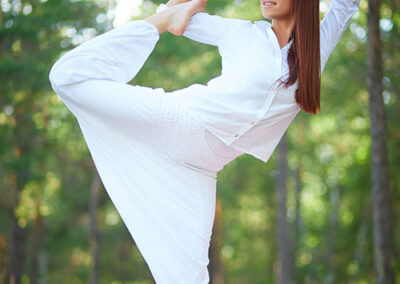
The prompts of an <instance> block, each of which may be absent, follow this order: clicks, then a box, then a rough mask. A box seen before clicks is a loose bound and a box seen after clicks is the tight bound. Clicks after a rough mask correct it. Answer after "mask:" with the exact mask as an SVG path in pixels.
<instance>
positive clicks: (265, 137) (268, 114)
mask: <svg viewBox="0 0 400 284" xmlns="http://www.w3.org/2000/svg"><path fill="white" fill-rule="evenodd" d="M359 4H360V0H331V3H330V7H329V10H328V12H327V13H326V15H325V17H324V19H323V20H322V21H321V24H320V48H321V73H322V72H323V69H324V67H325V64H326V62H327V60H328V57H329V55H330V54H331V52H332V51H333V49H334V47H335V46H336V45H337V43H338V42H339V41H340V38H341V37H342V35H343V33H344V31H345V30H346V29H347V27H348V25H349V24H350V20H351V18H352V16H353V15H354V14H355V12H357V11H358V10H359ZM164 9H168V6H166V5H165V4H160V5H159V6H158V7H157V13H159V12H160V11H162V10H164ZM183 36H185V37H187V38H190V39H192V40H195V41H198V42H201V43H205V44H210V45H214V46H217V47H218V50H219V53H220V55H221V57H222V71H221V74H220V75H219V76H217V77H215V78H213V79H211V80H210V81H209V82H208V83H207V84H206V85H203V84H192V85H190V86H188V87H186V88H184V89H180V90H177V91H175V92H174V93H176V94H179V96H177V97H178V98H179V100H180V102H181V103H182V105H183V106H184V107H185V108H186V110H187V111H188V112H189V113H190V114H191V115H192V116H193V117H194V118H195V119H197V120H198V121H199V122H201V123H202V125H203V126H204V127H205V128H207V129H208V130H209V131H211V132H212V133H214V134H215V135H216V136H217V137H219V138H220V139H221V140H222V141H224V142H225V144H227V145H231V146H232V147H234V148H236V149H238V150H240V151H243V152H245V153H248V154H250V155H252V156H254V157H256V158H258V159H260V160H262V161H264V162H267V161H268V159H269V157H270V156H271V154H272V152H273V151H274V149H275V148H276V146H277V144H278V143H279V141H280V139H281V138H282V136H283V134H284V133H285V131H286V130H287V128H288V126H289V124H290V123H291V122H292V120H293V119H294V117H295V116H296V115H297V113H298V112H299V111H300V110H301V108H300V106H299V105H298V104H297V102H296V101H295V91H296V89H297V86H298V85H297V82H296V83H295V84H294V85H292V86H290V87H289V88H287V89H286V88H284V87H283V86H281V87H279V88H277V84H276V83H275V84H274V82H275V81H276V80H277V79H278V78H280V77H281V76H282V75H284V76H283V78H284V79H285V78H287V76H288V72H289V68H288V63H287V53H288V50H289V47H290V45H291V43H292V40H290V41H289V42H288V43H287V44H286V45H285V46H284V47H283V48H282V49H281V48H280V46H279V42H278V40H277V37H276V35H275V33H274V31H273V30H272V29H271V23H269V22H268V21H266V20H260V21H255V22H254V23H253V22H252V21H250V20H241V19H235V18H223V17H220V16H218V15H210V14H208V13H205V12H199V13H196V14H194V15H193V16H192V17H191V18H190V21H189V24H188V26H187V28H186V30H185V32H184V34H183Z"/></svg>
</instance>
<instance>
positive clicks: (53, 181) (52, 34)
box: [0, 0, 400, 284]
mask: <svg viewBox="0 0 400 284" xmlns="http://www.w3.org/2000/svg"><path fill="white" fill-rule="evenodd" d="M3 2H4V3H8V4H7V5H5V4H3V6H2V7H1V9H0V13H1V16H0V27H1V29H0V80H1V84H0V94H1V96H0V106H1V108H0V133H1V136H0V157H1V159H0V177H1V180H0V182H1V185H0V194H1V195H0V196H1V198H0V277H2V276H3V275H4V273H5V268H6V267H5V266H2V265H1V264H2V263H6V261H5V259H6V258H7V256H6V254H5V253H4V254H2V253H3V252H5V251H6V250H5V248H6V247H7V245H8V244H9V242H10V231H11V224H12V215H13V214H15V216H16V217H17V219H18V224H19V225H20V226H21V227H23V228H26V229H27V231H28V234H29V235H32V232H33V230H34V227H35V220H37V218H38V214H39V215H40V216H41V220H42V222H43V223H42V226H43V232H42V234H41V241H40V249H39V251H40V254H41V257H45V258H46V259H47V261H46V263H47V267H46V272H45V274H44V275H40V277H42V278H44V279H46V281H47V282H48V283H60V284H61V283H87V282H88V279H89V277H90V273H91V270H92V265H93V260H92V258H91V248H90V243H89V231H88V220H89V216H88V212H89V202H90V188H91V182H92V179H93V177H94V171H95V168H94V166H93V162H92V159H91V156H90V154H89V152H88V149H87V146H86V144H85V142H84V140H83V137H82V134H81V132H80V129H79V125H78V124H77V121H76V119H75V118H74V117H73V115H72V113H70V112H69V111H68V110H67V108H66V107H65V105H64V104H63V103H62V102H61V101H60V100H59V99H58V97H57V96H56V95H55V94H54V93H53V92H52V90H51V89H50V85H49V82H48V73H49V70H50V67H51V65H52V64H53V63H54V61H55V60H56V59H57V58H58V57H59V56H60V55H61V54H62V52H65V51H67V50H69V49H71V48H73V47H74V46H75V44H76V42H75V40H78V39H79V36H84V35H85V34H86V33H90V32H93V30H91V29H94V32H95V34H101V33H103V32H104V31H105V30H106V23H105V21H104V15H105V13H106V9H107V3H102V2H93V1H88V0H81V1H72V0H71V1H69V0H48V1H46V0H43V1H38V0H34V1H31V0H29V1H26V0H24V1H3ZM3 2H2V3H3ZM158 3H160V2H154V3H150V2H144V3H143V4H142V5H143V6H145V5H146V7H148V4H153V6H151V7H152V8H151V9H153V10H151V9H150V8H149V9H150V10H149V11H147V12H143V13H142V14H141V15H140V16H137V17H136V18H135V17H132V19H142V18H144V17H145V16H147V14H150V13H153V12H154V9H155V5H157V4H158ZM391 5H394V4H393V3H392V2H390V1H384V2H383V8H382V18H383V19H384V26H383V28H382V38H383V40H384V42H383V59H384V71H385V72H384V76H385V79H384V85H385V92H384V98H385V107H386V111H387V142H388V149H389V162H390V182H391V189H392V202H393V205H394V207H395V208H396V209H397V211H398V208H399V203H400V190H399V189H400V176H399V175H398V174H397V173H398V172H399V171H400V164H399V161H400V151H398V150H399V149H400V126H399V123H398V121H399V120H400V104H399V94H400V81H399V80H396V79H397V78H399V70H400V68H399V65H400V53H399V52H394V51H396V50H398V47H399V42H400V34H399V27H400V11H399V10H398V9H397V10H395V9H392V6H391ZM366 9H367V3H366V1H362V3H361V10H360V12H359V13H358V14H357V16H356V17H354V19H353V20H352V24H351V27H350V28H349V29H348V30H347V31H346V33H345V34H344V36H343V39H342V41H341V42H340V43H339V44H338V46H337V47H336V49H335V50H334V52H333V53H332V54H331V57H330V59H329V60H328V63H327V65H326V67H325V70H324V73H323V76H322V92H321V95H322V108H321V110H322V111H321V113H319V114H318V115H316V116H311V115H309V114H306V113H304V112H301V113H299V115H298V116H297V117H296V119H295V120H294V122H293V123H292V125H291V126H290V127H289V129H288V131H287V134H288V137H289V153H288V163H289V179H288V181H287V186H288V201H287V206H288V213H287V219H288V221H289V224H290V230H291V234H290V235H291V236H294V232H295V230H294V228H295V214H296V193H295V188H296V170H298V169H299V167H301V173H302V175H301V187H302V188H301V196H300V209H299V210H300V218H301V219H300V227H299V228H298V230H297V234H296V238H295V239H294V241H295V244H294V245H295V247H296V259H295V264H296V267H295V269H296V279H297V283H329V279H330V277H331V276H330V275H331V273H332V271H333V273H334V279H335V283H349V282H351V281H352V280H354V281H355V282H356V283H374V276H373V271H374V269H373V257H374V255H373V246H372V244H373V235H372V209H371V208H372V207H371V174H370V147H371V141H370V133H369V125H370V122H369V112H368V92H367V89H366V79H365V78H366V62H365V58H366V50H365V41H366V11H367V10H366ZM207 11H208V12H209V13H211V14H219V15H221V16H226V17H234V18H242V19H251V20H261V19H263V18H262V15H261V13H260V12H261V11H260V6H259V1H253V2H251V1H233V2H232V1H225V0H223V1H222V0H220V1H210V2H209V3H208V5H207ZM99 15H102V16H103V17H99ZM101 19H103V20H101ZM74 43H75V44H74ZM220 70H221V61H220V56H219V54H218V50H217V48H216V47H213V46H208V45H204V44H200V43H197V42H194V41H190V40H189V39H187V38H184V37H178V36H174V35H172V34H169V33H164V34H162V35H161V37H160V41H159V42H158V43H157V46H156V48H155V50H154V51H153V53H152V54H151V56H150V57H149V59H148V61H146V63H145V65H144V67H143V68H142V70H141V71H140V72H139V74H138V75H137V77H136V78H135V79H134V80H132V82H131V83H132V84H138V85H144V86H150V87H154V88H156V87H162V88H164V89H165V90H166V91H173V90H176V89H179V88H183V87H186V86H188V85H190V84H194V83H203V84H204V83H206V82H207V81H208V80H210V79H211V78H213V77H215V76H217V75H219V74H220ZM301 136H303V137H304V139H303V140H301V139H300V137H301ZM276 169H277V154H276V152H275V153H274V154H273V155H272V157H271V159H270V161H269V162H268V163H267V164H264V163H262V162H261V161H258V160H256V159H254V158H252V157H251V156H249V155H243V156H241V157H239V158H237V159H236V160H235V161H233V162H232V163H230V164H229V165H227V166H226V167H225V168H224V170H223V171H221V172H220V173H219V176H218V199H219V200H220V201H221V204H222V208H223V211H222V221H223V232H222V234H221V238H222V240H223V246H222V249H221V252H220V253H221V258H222V262H223V266H224V272H225V274H224V276H225V283H252V284H253V283H254V284H258V283H260V284H261V283H263V284H267V283H274V279H275V276H274V273H275V272H274V271H275V268H274V266H275V265H276V261H277V245H276V222H277V221H276V220H277V202H276V193H275V183H276V177H277V170H276ZM16 188H19V194H18V197H19V198H18V202H17V203H16V204H14V197H13V192H15V189H16ZM336 195H338V198H339V201H338V203H334V202H333V200H334V198H335V196H336ZM37 204H39V205H38V207H36V206H37ZM37 208H39V209H38V210H39V211H37ZM332 212H337V223H332V222H331V219H330V218H331V217H330V216H331V214H332ZM397 214H398V212H397ZM97 218H98V220H97V225H98V228H99V231H100V235H101V241H100V245H101V248H100V251H101V252H100V256H101V264H100V265H101V269H100V280H101V281H100V282H101V283H143V284H144V283H153V280H152V277H151V274H150V272H149V270H148V267H147V265H146V264H145V262H144V260H143V258H142V256H141V254H140V252H139V250H138V249H137V247H136V246H135V244H134V242H133V240H132V238H131V237H130V235H129V233H128V231H127V230H126V227H125V225H124V224H123V222H122V221H121V219H120V217H119V215H118V213H117V212H116V210H115V207H114V206H113V204H112V202H111V201H110V199H109V197H108V195H107V194H106V193H105V191H104V190H102V191H101V194H100V200H99V204H98V208H97ZM397 219H398V218H397ZM333 231H334V232H335V239H334V240H333V241H332V240H331V239H330V237H329V236H330V235H331V234H332V232H333ZM395 234H396V235H395V237H394V240H395V241H396V242H397V243H396V248H397V256H398V255H400V253H399V251H398V248H399V247H400V243H399V242H400V231H399V228H396V231H395ZM32 244H33V240H32V238H28V240H27V243H26V246H27V251H28V254H29V251H30V248H31V247H32ZM329 255H331V257H332V258H331V259H330V258H329V257H328V256H329ZM30 261H31V259H30V258H29V257H27V258H26V260H25V263H26V265H27V267H28V265H29V264H30ZM395 265H396V268H397V269H396V271H398V272H399V271H400V262H399V259H396V263H395ZM27 275H28V271H26V276H25V277H27ZM397 277H398V278H400V275H399V273H398V276H397ZM26 283H28V282H26Z"/></svg>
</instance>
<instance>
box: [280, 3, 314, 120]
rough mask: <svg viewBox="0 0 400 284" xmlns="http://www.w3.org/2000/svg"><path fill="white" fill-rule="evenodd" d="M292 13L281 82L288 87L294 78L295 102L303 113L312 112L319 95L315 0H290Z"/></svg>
mask: <svg viewBox="0 0 400 284" xmlns="http://www.w3.org/2000/svg"><path fill="white" fill-rule="evenodd" d="M292 15H293V16H294V17H295V19H296V20H295V24H294V27H293V32H292V36H291V38H292V40H293V41H292V45H291V46H290V49H289V51H288V58H287V59H288V65H289V77H288V78H287V80H285V81H281V84H282V83H283V84H284V85H285V87H289V86H291V85H293V84H294V83H295V82H296V80H297V79H298V88H297V90H296V93H295V98H296V102H297V103H298V104H299V105H300V107H301V109H303V110H304V111H305V112H308V113H311V114H316V113H318V112H319V111H320V95H321V89H320V88H321V57H320V28H319V24H320V20H319V0H293V1H292Z"/></svg>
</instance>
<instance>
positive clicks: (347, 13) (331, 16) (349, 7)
mask: <svg viewBox="0 0 400 284" xmlns="http://www.w3.org/2000/svg"><path fill="white" fill-rule="evenodd" d="M359 7H360V0H331V3H330V6H329V10H328V12H327V13H326V14H325V17H324V19H323V20H322V21H321V25H320V37H321V65H322V66H321V73H322V70H323V69H324V66H325V64H326V62H327V60H328V57H329V55H330V54H331V53H332V51H333V49H334V48H335V46H336V45H337V44H338V43H339V41H340V39H341V37H342V35H343V33H344V32H345V30H346V29H347V27H348V26H349V24H350V21H351V18H352V17H353V15H354V14H355V13H356V12H357V11H358V10H359Z"/></svg>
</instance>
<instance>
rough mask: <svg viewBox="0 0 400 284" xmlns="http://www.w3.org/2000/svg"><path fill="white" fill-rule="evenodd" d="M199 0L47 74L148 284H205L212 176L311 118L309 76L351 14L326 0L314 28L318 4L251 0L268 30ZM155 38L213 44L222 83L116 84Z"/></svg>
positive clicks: (100, 42)
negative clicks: (212, 10) (175, 86)
mask: <svg viewBox="0 0 400 284" xmlns="http://www.w3.org/2000/svg"><path fill="white" fill-rule="evenodd" d="M205 1H206V0H192V1H188V2H186V1H185V0H170V1H169V2H168V3H166V5H165V4H161V5H160V6H159V7H158V8H157V13H156V14H154V15H151V16H150V17H147V18H146V19H144V20H136V21H131V22H129V23H127V24H124V25H122V26H120V27H118V28H114V29H113V30H111V31H108V32H106V33H104V34H102V35H99V36H97V37H95V38H94V39H91V40H89V41H87V42H85V43H83V44H81V45H80V46H78V47H76V48H74V49H73V50H71V51H69V52H67V53H66V54H65V55H63V56H62V57H61V58H60V59H59V60H58V61H57V62H56V63H55V64H54V65H53V67H52V69H51V71H50V75H49V79H50V82H51V86H52V88H53V89H54V91H55V92H56V93H57V94H58V96H59V97H60V98H61V100H62V101H63V102H64V103H65V105H66V106H67V107H68V108H69V109H70V110H71V112H72V113H73V114H74V115H75V117H76V118H77V121H78V123H79V125H80V128H81V130H82V133H83V136H84V138H85V140H86V143H87V145H88V148H89V150H90V153H91V155H92V158H93V160H94V163H95V165H96V168H97V170H98V172H99V175H100V177H101V179H102V182H103V184H104V186H105V188H106V190H107V192H108V194H109V196H110V198H111V200H112V202H113V203H114V205H115V206H116V208H117V210H118V212H119V213H120V215H121V218H122V220H123V221H124V223H125V224H126V226H127V228H128V230H129V232H130V233H131V235H132V237H133V239H134V241H135V243H136V245H137V247H138V248H139V250H140V252H141V254H142V255H143V257H144V259H145V261H146V263H147V264H148V266H149V268H150V271H151V273H152V275H153V277H154V279H155V281H156V282H157V283H159V284H169V283H171V284H180V283H181V284H188V283H196V284H200V283H202V284H204V283H209V279H210V278H209V274H208V271H207V264H208V263H209V258H208V248H209V243H210V238H211V231H212V225H213V221H214V211H215V198H216V177H217V172H218V171H220V170H221V169H222V168H223V167H224V165H226V164H227V163H229V162H230V161H232V160H233V159H235V158H236V157H238V156H240V155H242V154H243V153H247V154H250V155H253V156H254V157H256V158H258V159H260V160H262V161H263V162H267V161H268V159H269V157H270V155H271V154H272V152H273V150H274V149H275V147H276V145H277V144H278V142H279V140H280V139H281V137H282V135H283V133H284V132H285V131H286V129H287V127H288V126H289V124H290V122H291V121H292V120H293V118H294V117H295V116H296V114H297V113H298V112H299V110H301V109H303V110H304V111H306V112H309V113H314V114H315V113H316V112H317V111H318V110H319V95H320V85H319V83H320V75H321V73H322V70H323V68H324V66H325V63H326V61H327V59H328V57H329V55H330V53H331V52H332V51H333V49H334V47H335V45H336V44H337V43H338V42H339V40H340V38H341V36H342V34H343V32H344V31H345V30H346V28H347V27H348V25H349V23H350V20H351V18H352V16H353V14H354V13H355V12H356V11H357V10H358V9H359V0H331V4H330V9H329V11H328V12H327V14H326V15H325V18H324V19H323V21H322V22H321V24H320V23H319V3H318V1H317V0H303V1H298V0H292V1H293V2H292V1H291V0H274V1H273V2H269V1H263V0H261V1H260V4H261V10H262V14H263V16H264V17H265V18H267V19H272V24H271V23H269V22H268V21H265V20H261V21H255V22H254V23H253V22H252V21H250V20H240V19H233V18H222V17H220V16H217V15H209V14H208V13H205V12H204V9H205V5H206V2H205ZM166 31H168V32H171V33H173V34H175V35H183V36H186V37H188V38H190V39H193V40H196V41H198V42H201V43H205V44H210V45H214V46H217V47H218V50H219V52H220V54H221V56H222V72H221V74H220V75H219V76H217V77H215V78H213V79H211V80H210V81H209V82H208V83H207V84H206V85H202V84H193V85H190V86H188V87H186V88H184V89H180V90H176V91H173V92H166V91H165V90H164V89H163V88H155V89H154V88H150V87H145V86H137V85H136V86H133V85H129V84H127V83H128V82H129V81H130V80H132V79H133V78H134V77H135V75H136V74H137V72H139V70H140V69H141V67H142V66H143V64H144V62H145V61H146V59H147V58H148V56H149V55H150V54H151V52H152V50H153V49H154V46H155V44H156V43H157V41H158V39H159V35H160V34H161V33H163V32H166Z"/></svg>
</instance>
